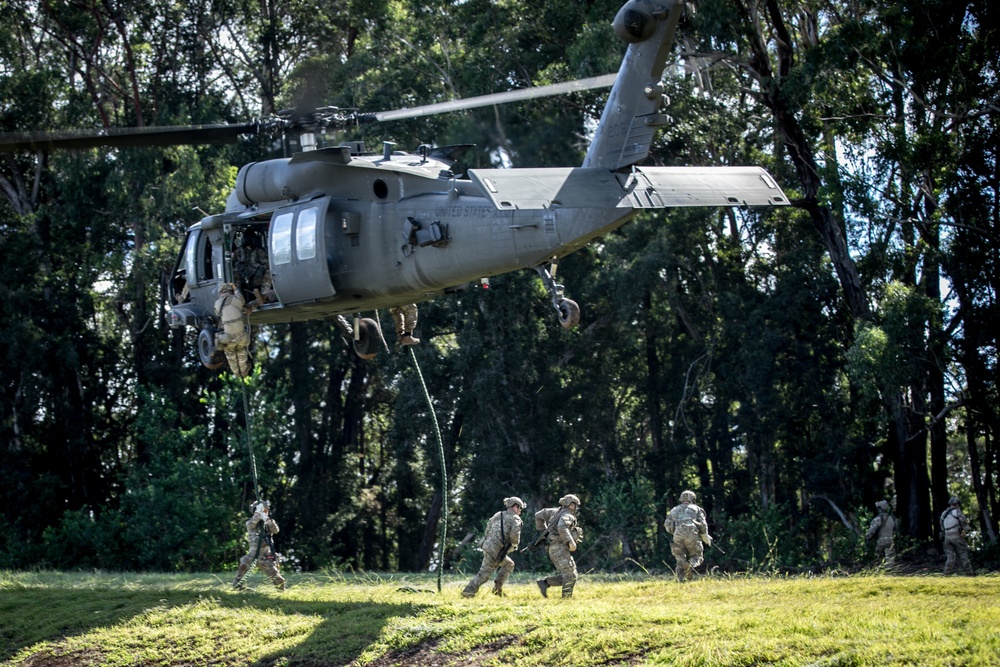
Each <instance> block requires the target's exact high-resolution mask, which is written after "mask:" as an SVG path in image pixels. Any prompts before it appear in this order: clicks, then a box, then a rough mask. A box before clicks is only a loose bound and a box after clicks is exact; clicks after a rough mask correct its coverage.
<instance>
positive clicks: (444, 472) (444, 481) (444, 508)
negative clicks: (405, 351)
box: [410, 346, 448, 593]
mask: <svg viewBox="0 0 1000 667" xmlns="http://www.w3.org/2000/svg"><path fill="white" fill-rule="evenodd" d="M410 359H412V360H413V367H414V368H415V369H417V377H418V378H419V379H420V386H421V387H423V389H424V398H425V399H426V400H427V409H428V410H429V411H430V413H431V420H432V421H433V422H434V435H435V437H436V438H437V445H438V458H439V459H440V460H441V542H440V545H439V547H438V573H437V589H438V593H440V592H441V575H442V572H443V571H444V546H445V542H446V541H447V539H448V468H447V466H446V464H445V460H444V444H443V443H442V442H441V429H440V428H439V427H438V420H437V415H436V414H435V413H434V403H433V402H432V401H431V394H430V392H429V391H427V384H426V383H425V382H424V374H423V373H421V372H420V364H419V363H417V354H416V353H415V352H414V351H413V347H412V346H411V347H410Z"/></svg>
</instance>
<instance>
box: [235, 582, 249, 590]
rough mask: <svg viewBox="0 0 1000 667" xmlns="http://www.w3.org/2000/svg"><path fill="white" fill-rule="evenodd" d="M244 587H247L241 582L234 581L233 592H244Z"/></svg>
mask: <svg viewBox="0 0 1000 667" xmlns="http://www.w3.org/2000/svg"><path fill="white" fill-rule="evenodd" d="M246 587H247V585H246V584H245V583H244V582H242V581H234V582H233V590H234V591H242V590H245V589H246Z"/></svg>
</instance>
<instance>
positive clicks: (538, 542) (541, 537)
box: [521, 530, 549, 553]
mask: <svg viewBox="0 0 1000 667" xmlns="http://www.w3.org/2000/svg"><path fill="white" fill-rule="evenodd" d="M548 537H549V531H548V530H543V531H541V532H540V533H538V535H537V536H536V537H535V541H534V542H532V543H531V544H529V545H528V546H526V547H524V548H523V549H521V553H525V552H528V551H534V550H535V549H538V548H539V547H541V546H542V545H543V544H545V540H546V539H547V538H548Z"/></svg>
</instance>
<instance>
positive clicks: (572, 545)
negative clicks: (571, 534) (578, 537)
mask: <svg viewBox="0 0 1000 667" xmlns="http://www.w3.org/2000/svg"><path fill="white" fill-rule="evenodd" d="M568 544H569V550H570V551H576V541H574V540H570V541H569V543H568Z"/></svg>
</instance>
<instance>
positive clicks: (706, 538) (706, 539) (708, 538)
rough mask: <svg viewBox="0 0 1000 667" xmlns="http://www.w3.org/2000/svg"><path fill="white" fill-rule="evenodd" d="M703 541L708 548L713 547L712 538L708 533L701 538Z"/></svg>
mask: <svg viewBox="0 0 1000 667" xmlns="http://www.w3.org/2000/svg"><path fill="white" fill-rule="evenodd" d="M701 541H702V542H704V543H705V544H707V545H708V546H712V536H711V535H709V534H708V533H705V534H703V535H702V536H701Z"/></svg>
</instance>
